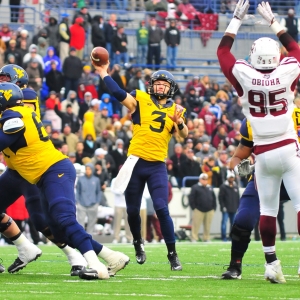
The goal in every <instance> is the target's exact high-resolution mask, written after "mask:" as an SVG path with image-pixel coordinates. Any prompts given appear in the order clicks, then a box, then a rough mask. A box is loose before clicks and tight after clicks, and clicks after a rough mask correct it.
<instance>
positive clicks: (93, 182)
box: [76, 163, 101, 234]
mask: <svg viewBox="0 0 300 300" xmlns="http://www.w3.org/2000/svg"><path fill="white" fill-rule="evenodd" d="M93 173H94V166H93V164H91V163H88V164H86V165H85V175H84V176H80V177H78V181H77V184H76V203H77V221H78V223H79V224H80V225H81V226H83V228H85V220H86V218H87V225H86V232H87V233H89V234H93V232H94V227H95V225H96V223H97V214H98V206H99V204H100V200H101V188H100V180H99V178H98V177H96V176H94V175H93Z"/></svg>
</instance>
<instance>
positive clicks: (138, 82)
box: [127, 69, 146, 92]
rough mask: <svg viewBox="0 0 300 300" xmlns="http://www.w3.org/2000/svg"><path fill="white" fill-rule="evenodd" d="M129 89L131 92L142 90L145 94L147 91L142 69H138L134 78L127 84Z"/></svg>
mask: <svg viewBox="0 0 300 300" xmlns="http://www.w3.org/2000/svg"><path fill="white" fill-rule="evenodd" d="M127 89H128V90H130V91H133V90H141V91H143V92H145V91H146V87H145V83H144V81H143V79H142V70H141V69H136V71H135V75H134V77H132V78H131V79H130V80H129V82H128V84H127Z"/></svg>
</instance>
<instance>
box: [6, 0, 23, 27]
mask: <svg viewBox="0 0 300 300" xmlns="http://www.w3.org/2000/svg"><path fill="white" fill-rule="evenodd" d="M20 5H21V0H9V6H10V22H11V23H17V22H19V12H20Z"/></svg>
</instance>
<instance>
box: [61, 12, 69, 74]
mask: <svg viewBox="0 0 300 300" xmlns="http://www.w3.org/2000/svg"><path fill="white" fill-rule="evenodd" d="M60 17H61V22H60V24H59V25H58V36H59V57H60V60H61V63H62V65H64V61H65V59H66V58H67V57H68V55H69V49H70V38H71V33H70V28H69V14H68V13H62V14H61V15H60ZM64 73H65V72H64Z"/></svg>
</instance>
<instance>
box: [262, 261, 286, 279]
mask: <svg viewBox="0 0 300 300" xmlns="http://www.w3.org/2000/svg"><path fill="white" fill-rule="evenodd" d="M265 268H266V269H265V279H266V280H268V281H270V282H271V283H286V281H285V278H284V276H283V273H282V270H281V263H280V260H278V259H277V260H275V261H273V262H272V263H270V264H267V263H266V264H265Z"/></svg>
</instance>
